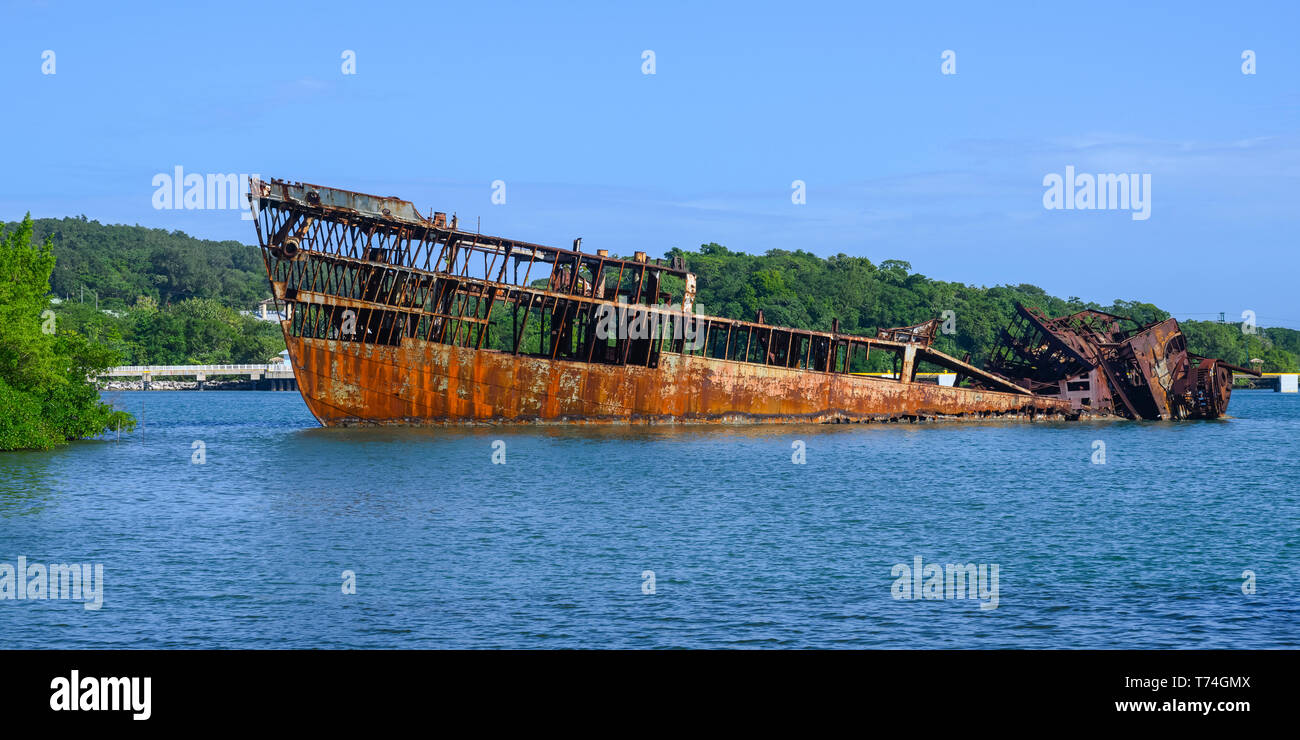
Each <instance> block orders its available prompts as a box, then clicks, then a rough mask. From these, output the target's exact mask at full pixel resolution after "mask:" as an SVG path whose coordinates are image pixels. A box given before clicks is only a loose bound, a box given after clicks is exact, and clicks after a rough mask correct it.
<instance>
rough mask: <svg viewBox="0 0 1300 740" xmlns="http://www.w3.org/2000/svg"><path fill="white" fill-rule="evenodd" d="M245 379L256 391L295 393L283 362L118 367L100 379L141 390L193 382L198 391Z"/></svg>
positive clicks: (289, 372) (292, 381)
mask: <svg viewBox="0 0 1300 740" xmlns="http://www.w3.org/2000/svg"><path fill="white" fill-rule="evenodd" d="M241 375H242V376H246V377H247V378H248V379H249V380H254V381H259V387H263V386H264V387H266V388H267V389H269V390H296V389H297V382H296V381H295V380H294V377H293V369H292V368H291V367H290V366H289V363H287V362H267V363H258V364H251V365H121V366H118V367H110V368H108V369H107V370H105V371H104V372H103V373H100V374H99V376H98V377H100V378H139V379H140V386H141V388H148V387H149V383H150V382H151V381H153V380H156V379H159V378H168V377H172V378H194V379H195V380H196V381H198V383H199V388H200V389H201V388H203V384H204V383H205V382H207V380H208V379H209V378H213V377H230V376H241Z"/></svg>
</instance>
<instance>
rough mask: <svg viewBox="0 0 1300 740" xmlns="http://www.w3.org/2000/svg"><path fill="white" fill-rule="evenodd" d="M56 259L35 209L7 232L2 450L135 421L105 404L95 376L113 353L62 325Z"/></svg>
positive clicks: (1, 305)
mask: <svg viewBox="0 0 1300 740" xmlns="http://www.w3.org/2000/svg"><path fill="white" fill-rule="evenodd" d="M54 263H55V260H54V253H53V247H52V245H51V242H50V240H49V239H46V240H45V241H43V242H34V241H33V239H32V220H31V215H30V214H29V215H28V216H27V217H26V218H24V219H23V221H22V222H21V223H19V224H18V225H17V227H16V228H14V229H12V230H10V229H7V228H6V229H4V230H3V231H0V450H14V449H48V448H50V447H54V446H55V445H58V444H63V443H65V442H66V441H68V440H70V439H81V438H84V437H92V436H95V435H97V434H101V433H103V432H104V431H106V430H108V429H128V428H131V427H133V426H134V423H135V422H134V419H133V418H132V417H131V416H130V415H129V414H126V413H124V412H121V411H114V410H113V409H112V407H110V406H108V405H107V404H104V403H102V402H101V401H100V400H99V393H98V392H97V391H96V389H95V386H94V385H93V384H92V383H91V381H90V380H89V377H88V376H89V375H91V374H92V373H94V372H96V371H98V370H101V369H103V368H105V367H108V366H109V365H111V364H112V363H113V362H114V359H115V358H114V355H113V353H112V351H111V350H110V349H108V348H106V347H104V346H102V345H98V344H95V343H93V342H91V341H89V340H87V339H86V338H85V337H84V336H82V335H81V334H78V333H77V332H75V331H72V330H69V329H67V328H63V329H61V330H60V329H58V328H57V323H58V322H57V317H56V316H55V314H54V313H53V312H52V311H50V310H49V308H48V307H49V296H48V293H49V281H50V274H51V272H52V271H53V269H54Z"/></svg>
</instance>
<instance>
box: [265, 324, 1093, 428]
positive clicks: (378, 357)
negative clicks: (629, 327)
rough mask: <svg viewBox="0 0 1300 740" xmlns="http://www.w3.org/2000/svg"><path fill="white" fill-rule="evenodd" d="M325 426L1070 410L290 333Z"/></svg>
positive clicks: (953, 392) (793, 376) (754, 372)
mask: <svg viewBox="0 0 1300 740" xmlns="http://www.w3.org/2000/svg"><path fill="white" fill-rule="evenodd" d="M286 339H287V341H288V344H289V352H290V355H291V357H292V362H293V367H294V372H295V375H296V376H297V378H298V387H299V389H300V391H301V392H302V395H303V398H304V399H305V400H306V402H307V406H308V408H309V409H310V410H311V412H312V414H313V415H314V416H315V417H316V418H317V419H318V420H319V421H320V422H321V423H322V424H325V425H326V426H333V425H339V424H353V423H363V424H364V423H372V424H419V423H448V422H451V423H456V422H537V421H566V422H582V421H593V422H601V421H603V422H623V423H638V422H640V423H645V422H657V421H687V422H755V423H764V422H766V423H778V422H807V421H869V420H880V419H890V418H948V417H962V416H972V415H1014V416H1035V417H1036V416H1056V417H1060V416H1064V415H1067V414H1069V413H1070V405H1069V402H1068V401H1065V400H1061V399H1055V398H1044V397H1035V396H1028V395H1019V394H1013V393H1002V392H996V391H986V390H981V391H977V390H973V389H969V388H952V387H944V386H938V385H929V384H919V383H900V382H898V381H894V380H889V379H881V378H871V377H861V376H852V375H843V374H836V373H819V372H810V371H804V370H794V369H788V368H779V367H770V366H764V365H753V364H749V363H740V362H731V361H726V360H717V359H710V358H705V357H697V356H690V355H685V356H684V355H673V354H663V355H661V356H660V359H659V367H657V368H645V367H637V366H623V365H603V364H596V363H583V362H572V361H567V360H549V359H545V358H537V357H526V356H515V355H512V354H509V353H504V352H496V351H491V350H474V349H472V348H466V347H455V346H451V345H445V344H438V343H431V342H423V341H420V340H411V339H404V340H403V342H402V345H401V346H399V347H393V346H386V345H367V344H360V343H355V342H341V341H337V340H327V339H310V338H302V337H294V336H288V337H286Z"/></svg>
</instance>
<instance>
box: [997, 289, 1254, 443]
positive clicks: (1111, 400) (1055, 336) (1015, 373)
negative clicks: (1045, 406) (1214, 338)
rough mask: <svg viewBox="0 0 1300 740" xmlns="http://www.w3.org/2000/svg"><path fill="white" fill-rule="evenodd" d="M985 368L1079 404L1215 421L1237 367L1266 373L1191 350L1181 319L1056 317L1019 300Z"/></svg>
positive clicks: (1135, 415)
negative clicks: (1014, 316)
mask: <svg viewBox="0 0 1300 740" xmlns="http://www.w3.org/2000/svg"><path fill="white" fill-rule="evenodd" d="M1016 312H1017V315H1016V319H1015V320H1014V321H1013V322H1012V324H1011V326H1010V327H1008V328H1007V329H1005V330H1004V331H1003V332H1002V334H1001V341H1000V342H999V344H998V346H997V347H996V348H995V349H994V350H993V353H992V354H991V355H990V357H989V360H988V361H987V362H986V363H985V364H984V369H985V370H988V371H989V372H992V373H996V374H997V375H1000V376H1002V377H1004V378H1007V379H1010V380H1012V381H1014V382H1015V383H1016V384H1017V385H1019V386H1021V387H1023V388H1025V389H1027V390H1029V391H1032V392H1033V393H1035V394H1038V395H1041V396H1046V397H1052V398H1061V399H1065V400H1068V401H1069V402H1070V405H1071V407H1072V408H1073V409H1075V410H1076V411H1080V412H1088V413H1092V414H1113V415H1117V416H1124V417H1128V418H1131V419H1214V418H1218V417H1220V416H1223V415H1224V414H1225V413H1227V410H1228V399H1229V397H1230V396H1231V395H1232V376H1233V373H1234V372H1239V373H1249V374H1252V375H1256V376H1258V375H1259V372H1258V371H1255V370H1248V369H1246V368H1243V367H1238V366H1236V365H1230V364H1228V363H1226V362H1223V361H1222V360H1216V359H1211V358H1208V357H1201V356H1199V355H1195V354H1192V353H1191V352H1188V351H1187V340H1186V338H1185V337H1184V336H1183V333H1182V331H1181V330H1180V329H1179V328H1178V322H1177V321H1175V320H1174V319H1165V320H1163V321H1157V322H1153V323H1149V324H1139V323H1138V322H1136V321H1134V320H1133V319H1129V318H1125V317H1122V316H1115V315H1113V314H1108V313H1102V312H1101V311H1080V312H1078V313H1074V314H1070V315H1069V316H1062V317H1060V318H1048V317H1047V316H1045V315H1043V313H1042V312H1040V311H1038V310H1037V309H1033V308H1027V307H1025V306H1021V305H1017V306H1016Z"/></svg>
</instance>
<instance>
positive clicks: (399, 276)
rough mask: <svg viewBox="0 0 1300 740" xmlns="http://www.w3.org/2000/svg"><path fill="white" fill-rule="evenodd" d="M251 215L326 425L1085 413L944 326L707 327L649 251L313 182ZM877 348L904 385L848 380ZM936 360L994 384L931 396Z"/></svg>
mask: <svg viewBox="0 0 1300 740" xmlns="http://www.w3.org/2000/svg"><path fill="white" fill-rule="evenodd" d="M250 201H251V204H252V208H253V213H254V217H255V223H256V225H257V230H258V238H259V241H260V243H261V246H262V250H263V256H264V258H265V261H266V269H267V275H268V277H269V279H270V281H271V286H272V290H273V293H274V295H275V297H276V299H277V300H278V301H281V302H283V303H284V308H285V315H286V316H288V317H289V318H288V319H287V320H285V321H283V322H282V326H283V329H284V334H285V340H286V342H287V344H288V347H289V352H290V355H291V359H292V364H293V368H294V373H295V375H296V376H297V380H298V387H299V389H300V391H301V392H302V395H303V398H304V399H305V400H306V402H307V405H308V407H309V408H310V409H311V411H312V413H313V414H314V415H315V416H316V418H317V419H318V420H319V421H320V422H321V423H322V424H325V425H327V426H333V425H341V424H437V423H473V422H515V423H522V422H564V423H582V422H614V423H655V422H714V423H718V422H723V423H725V422H737V423H782V422H840V421H845V422H861V421H881V420H926V419H962V418H981V417H990V416H996V417H1003V418H1013V419H1026V420H1029V419H1041V418H1061V417H1064V416H1071V415H1077V413H1076V412H1072V411H1071V407H1070V402H1069V401H1068V400H1065V399H1060V398H1048V397H1043V396H1038V395H1034V394H1033V393H1032V392H1031V391H1029V390H1027V389H1025V388H1022V387H1020V386H1018V385H1016V384H1014V383H1012V382H1011V381H1009V380H1007V379H1006V378H1004V377H1000V376H997V375H995V374H992V373H987V372H985V371H983V370H981V369H979V368H975V367H973V366H971V365H969V364H967V363H965V362H962V361H960V360H957V359H956V358H953V357H950V356H948V355H946V354H944V353H942V352H938V351H937V350H935V349H933V348H931V346H930V344H931V342H932V341H933V338H934V331H935V327H936V325H937V322H926V323H925V324H921V325H918V326H916V327H902V328H898V329H882V330H880V331H879V332H878V333H877V334H876V336H874V337H862V336H853V335H848V334H842V333H840V332H838V330H833V331H831V332H815V331H807V330H799V329H792V328H788V327H774V326H769V325H766V324H763V323H762V320H761V316H760V319H759V320H758V321H756V322H746V321H737V320H732V319H723V318H717V317H709V316H701V315H697V314H696V313H695V312H694V310H693V309H694V306H693V304H694V297H695V276H694V275H693V274H691V273H689V272H687V271H686V270H685V266H684V265H682V264H680V263H678V264H671V265H666V264H662V263H661V262H660V261H658V260H654V261H651V260H648V259H647V258H646V256H645V255H644V254H642V253H638V254H637V256H636V258H635V259H633V260H626V259H618V258H614V257H610V256H609V255H608V253H607V252H605V251H603V250H601V251H598V252H596V253H595V254H594V255H593V254H590V253H583V252H581V251H580V247H579V242H580V240H575V242H574V248H573V249H572V250H567V249H559V248H556V247H548V246H543V245H538V244H530V243H527V242H519V241H514V240H509V239H504V238H501V237H493V236H486V235H482V234H478V233H471V232H466V231H462V230H460V229H458V228H457V223H456V219H455V218H454V217H453V218H452V219H451V220H450V221H448V219H447V218H446V216H445V215H444V214H441V213H437V214H434V215H433V216H432V217H431V218H425V217H423V216H421V215H420V214H419V213H418V212H416V210H415V208H414V207H413V206H412V205H411V204H410V203H409V202H406V201H401V200H398V199H395V198H381V197H376V196H369V195H363V194H360V193H353V192H350V191H344V190H337V189H333V188H324V187H319V186H316V185H308V184H303V183H290V182H285V181H280V180H274V181H271V182H261V181H256V180H255V181H254V182H253V183H252V192H251V193H250ZM512 261H513V268H514V274H513V278H512V276H511V274H510V267H511V266H512ZM521 268H524V269H523V276H522V278H520V276H519V273H520V270H521ZM494 308H495V309H497V310H496V312H495V313H494ZM602 311H620V312H628V315H629V316H631V317H632V319H633V321H632V323H633V324H635V323H636V321H635V320H636V318H637V317H638V316H639V317H640V318H643V319H646V320H647V322H648V320H649V319H650V318H652V317H653V318H655V319H656V322H655V323H653V324H652V326H653V327H654V328H653V330H652V331H653V333H652V334H649V335H644V336H636V335H629V336H626V337H625V336H622V335H619V336H610V337H605V336H602V335H601V334H600V332H599V331H598V330H597V329H598V324H599V317H600V316H601V312H602ZM507 315H508V316H509V319H508V320H507V319H506V318H505V316H507ZM660 318H662V319H664V320H665V323H664V324H663V325H662V326H661V325H660V324H659V323H657V322H658V319H660ZM674 322H677V324H679V325H680V324H683V323H684V324H685V325H686V326H687V327H691V326H693V327H695V328H694V330H693V331H694V334H693V337H694V339H692V338H691V335H690V334H688V336H687V337H685V338H684V337H683V335H682V334H680V333H678V334H677V335H675V336H674V334H673V333H672V331H671V329H670V327H672V326H674ZM882 351H883V352H885V353H887V354H890V355H892V356H893V358H894V368H895V373H896V375H895V377H894V378H876V377H866V376H862V375H857V374H854V373H853V372H851V371H852V370H853V368H854V367H855V366H860V365H861V362H865V360H866V359H867V358H869V357H870V356H871V354H872V353H873V352H876V353H879V352H882ZM923 361H924V362H929V363H932V364H935V365H938V366H939V367H943V368H946V369H948V370H950V371H952V372H955V373H957V374H958V377H959V378H966V379H969V380H970V381H973V382H978V383H979V384H980V385H981V386H982V387H979V388H976V387H960V385H958V386H957V387H945V386H940V385H934V384H926V383H918V382H916V372H917V368H918V364H919V363H920V362H923Z"/></svg>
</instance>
